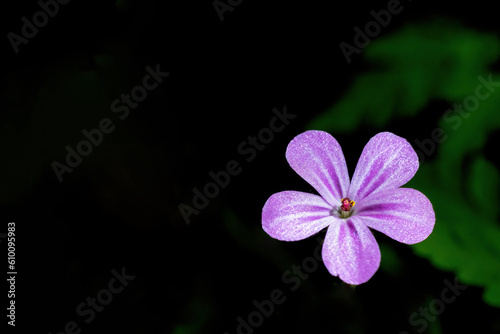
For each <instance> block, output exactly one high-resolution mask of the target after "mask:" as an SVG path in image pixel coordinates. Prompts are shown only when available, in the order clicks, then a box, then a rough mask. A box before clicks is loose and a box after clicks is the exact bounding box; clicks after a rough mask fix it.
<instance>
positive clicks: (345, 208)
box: [338, 197, 356, 219]
mask: <svg viewBox="0 0 500 334" xmlns="http://www.w3.org/2000/svg"><path fill="white" fill-rule="evenodd" d="M340 203H341V204H340V207H339V209H338V213H339V216H340V218H344V219H346V218H349V217H350V216H351V215H352V210H351V209H352V207H353V206H354V204H356V202H354V201H351V199H350V198H349V197H346V198H342V200H341V201H340Z"/></svg>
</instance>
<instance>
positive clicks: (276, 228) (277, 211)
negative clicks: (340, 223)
mask: <svg viewBox="0 0 500 334" xmlns="http://www.w3.org/2000/svg"><path fill="white" fill-rule="evenodd" d="M331 210H332V206H331V205H329V204H328V203H326V202H325V200H324V199H323V198H321V197H320V196H318V195H314V194H308V193H304V192H300V191H282V192H279V193H276V194H273V195H272V196H271V197H269V199H268V200H267V202H266V204H264V208H263V209H262V228H263V229H264V231H266V232H267V234H269V235H270V236H271V237H273V238H275V239H278V240H284V241H296V240H302V239H305V238H307V237H310V236H311V235H313V234H315V233H317V232H319V231H321V230H322V229H323V228H325V227H327V226H328V225H330V224H331V223H332V222H334V221H335V220H339V218H336V217H333V216H331V215H330V212H331Z"/></svg>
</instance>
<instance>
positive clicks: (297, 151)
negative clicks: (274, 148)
mask: <svg viewBox="0 0 500 334" xmlns="http://www.w3.org/2000/svg"><path fill="white" fill-rule="evenodd" d="M286 159H287V160H288V163H289V164H290V166H291V167H292V168H293V170H294V171H295V172H297V174H299V175H300V176H301V177H302V178H303V179H304V180H306V181H307V182H308V183H309V184H310V185H311V186H313V187H314V189H316V191H317V192H318V193H319V194H320V195H321V196H322V197H323V198H324V199H325V200H326V201H327V202H328V203H330V204H331V205H333V206H336V205H339V203H340V200H341V199H342V197H343V196H344V195H345V194H346V192H347V189H348V188H349V173H348V172H347V165H346V162H345V158H344V154H343V153H342V149H341V148H340V145H339V143H338V142H337V140H336V139H335V138H333V137H332V136H331V135H330V134H329V133H327V132H324V131H316V130H311V131H306V132H304V133H301V134H300V135H298V136H297V137H295V138H294V139H292V141H291V142H290V144H288V147H287V149H286Z"/></svg>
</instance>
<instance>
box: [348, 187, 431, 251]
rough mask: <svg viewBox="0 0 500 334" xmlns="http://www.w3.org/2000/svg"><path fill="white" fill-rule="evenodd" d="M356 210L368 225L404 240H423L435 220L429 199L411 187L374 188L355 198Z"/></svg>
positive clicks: (407, 242) (414, 241) (409, 241)
mask: <svg viewBox="0 0 500 334" xmlns="http://www.w3.org/2000/svg"><path fill="white" fill-rule="evenodd" d="M355 214H356V216H357V217H360V219H362V220H363V222H364V223H365V224H366V225H367V226H369V227H371V228H373V229H375V230H377V231H380V232H382V233H384V234H386V235H387V236H389V237H391V238H392V239H394V240H396V241H399V242H402V243H405V244H414V243H417V242H421V241H422V240H425V239H426V238H427V237H428V236H429V235H430V234H431V232H432V230H433V228H434V223H435V222H436V217H435V214H434V209H433V208H432V204H431V202H430V201H429V199H428V198H427V197H426V196H425V195H424V194H422V193H421V192H420V191H418V190H415V189H410V188H399V189H389V190H384V191H381V192H376V193H374V194H372V195H370V196H368V197H366V198H365V199H363V200H362V201H360V202H358V205H357V206H356V213H355Z"/></svg>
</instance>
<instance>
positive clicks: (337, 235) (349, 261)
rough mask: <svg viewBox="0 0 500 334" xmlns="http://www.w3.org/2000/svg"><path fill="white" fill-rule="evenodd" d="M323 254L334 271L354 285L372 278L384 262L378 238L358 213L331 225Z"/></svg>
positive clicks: (325, 261) (327, 266)
mask: <svg viewBox="0 0 500 334" xmlns="http://www.w3.org/2000/svg"><path fill="white" fill-rule="evenodd" d="M322 257H323V262H324V263H325V266H326V268H327V269H328V271H329V272H330V274H332V275H334V276H338V277H339V278H340V279H341V280H343V281H344V282H346V283H348V284H354V285H357V284H361V283H365V282H366V281H368V280H369V279H370V278H371V277H372V276H373V274H375V272H376V271H377V269H378V267H379V265H380V249H379V247H378V244H377V241H376V240H375V238H374V236H373V234H372V232H371V231H370V229H369V228H368V227H367V226H366V225H365V224H363V222H362V221H361V220H360V218H358V217H357V216H352V217H350V218H349V219H347V220H342V221H341V222H340V223H334V224H332V225H330V227H329V228H328V231H327V232H326V237H325V240H324V242H323V252H322Z"/></svg>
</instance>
